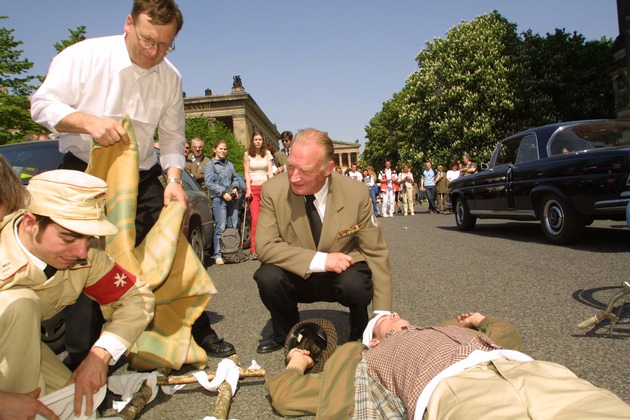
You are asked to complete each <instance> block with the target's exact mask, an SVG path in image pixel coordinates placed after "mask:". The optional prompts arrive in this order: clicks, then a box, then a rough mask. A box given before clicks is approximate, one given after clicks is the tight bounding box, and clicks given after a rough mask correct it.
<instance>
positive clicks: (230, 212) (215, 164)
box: [204, 140, 241, 265]
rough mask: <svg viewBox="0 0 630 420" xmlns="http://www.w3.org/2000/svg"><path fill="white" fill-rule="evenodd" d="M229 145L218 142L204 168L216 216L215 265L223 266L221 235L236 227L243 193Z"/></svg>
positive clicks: (221, 141) (222, 141) (213, 211)
mask: <svg viewBox="0 0 630 420" xmlns="http://www.w3.org/2000/svg"><path fill="white" fill-rule="evenodd" d="M227 150H228V149H227V144H226V143H225V141H224V140H218V141H217V142H216V143H215V144H214V157H213V158H212V160H211V161H210V162H209V163H207V164H206V166H205V168H204V178H205V180H206V188H208V192H209V193H210V199H211V200H212V213H213V215H214V223H215V229H214V255H213V258H214V263H215V264H218V265H221V264H223V259H222V258H221V234H223V231H225V228H226V227H228V226H229V227H234V226H235V225H236V223H237V221H236V220H234V218H235V215H236V214H238V213H237V212H236V210H237V204H238V198H239V194H240V193H241V191H240V190H239V179H238V176H237V174H236V171H235V170H234V165H232V162H228V161H227V160H226V159H225V157H226V155H227Z"/></svg>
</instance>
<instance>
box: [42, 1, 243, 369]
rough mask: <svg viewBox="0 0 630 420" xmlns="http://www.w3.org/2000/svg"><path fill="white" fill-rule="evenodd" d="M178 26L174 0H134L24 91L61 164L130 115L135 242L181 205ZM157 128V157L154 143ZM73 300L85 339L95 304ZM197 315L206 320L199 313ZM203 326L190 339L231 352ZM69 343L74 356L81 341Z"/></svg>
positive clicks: (106, 137) (117, 131)
mask: <svg viewBox="0 0 630 420" xmlns="http://www.w3.org/2000/svg"><path fill="white" fill-rule="evenodd" d="M182 26H183V16H182V14H181V11H180V10H179V7H178V6H177V4H176V3H175V2H174V1H173V0H136V1H134V4H133V9H132V11H131V13H130V14H129V15H128V16H127V19H126V21H125V25H124V31H125V33H124V35H115V36H109V37H102V38H94V39H88V40H85V41H82V42H79V43H77V44H74V45H72V46H70V47H68V48H66V49H65V50H63V51H62V52H61V53H59V55H57V56H56V57H55V58H54V59H53V61H52V63H51V65H50V69H49V70H48V73H47V75H46V79H45V80H44V83H42V86H41V87H40V88H39V89H38V90H37V92H35V94H33V96H32V97H31V115H32V118H33V120H34V121H35V122H37V123H39V124H42V125H44V126H46V127H47V128H48V129H50V130H51V131H52V132H53V133H54V134H55V135H57V136H58V137H59V146H60V149H61V151H62V152H64V153H66V154H65V156H64V161H63V164H62V167H63V168H65V169H75V170H80V171H83V170H85V168H86V166H87V162H88V160H89V156H90V149H91V147H92V142H96V143H98V144H100V145H101V146H103V147H107V146H111V145H113V144H115V143H117V142H121V141H122V142H124V143H128V142H129V135H128V133H127V132H126V130H125V129H124V128H123V126H122V125H121V123H120V121H121V118H122V116H123V115H125V114H128V115H129V116H130V117H131V120H132V122H133V128H134V132H135V134H136V139H137V143H138V157H139V172H140V173H139V175H140V176H139V185H138V206H137V211H136V244H139V243H140V242H142V240H143V239H144V237H145V236H146V234H147V233H148V232H149V230H150V229H151V227H152V226H153V225H154V224H155V221H156V220H157V218H158V216H159V214H160V212H161V211H162V208H163V207H164V206H165V205H168V203H169V202H170V201H171V200H177V201H179V202H180V203H181V204H182V205H183V206H184V207H186V201H187V196H186V193H185V192H184V189H183V187H182V179H181V178H182V171H183V170H184V167H185V158H184V143H185V141H186V137H185V114H184V102H183V94H182V77H181V74H180V73H179V71H178V70H177V69H176V68H175V66H173V64H171V63H170V62H169V61H168V60H167V59H166V55H167V54H168V53H169V52H171V51H173V49H174V48H175V44H174V42H175V37H176V35H177V34H178V33H179V31H180V29H181V28H182ZM156 130H157V134H158V138H159V144H160V164H158V162H157V155H156V153H155V150H154V136H155V133H156ZM162 170H164V171H165V172H166V180H167V184H166V187H163V186H162V183H161V182H160V180H159V177H160V176H161V175H162ZM79 302H83V303H80V305H81V308H82V309H81V313H80V314H77V315H74V314H73V313H72V311H73V310H75V309H78V308H74V309H73V310H72V311H71V313H70V314H69V319H68V321H69V325H72V319H73V318H74V317H76V319H78V320H80V322H81V323H84V324H85V323H89V322H86V319H88V318H91V317H94V318H96V319H97V320H96V321H93V322H91V323H92V325H93V331H92V333H91V335H92V337H90V338H88V336H89V335H90V334H87V333H86V332H85V331H84V330H83V329H82V330H81V332H80V338H81V339H82V340H83V339H88V341H91V339H93V337H94V336H95V335H98V333H99V332H100V326H98V325H97V324H98V323H99V322H98V321H99V320H98V319H99V318H100V311H98V308H96V307H95V306H94V305H92V304H91V302H90V301H88V300H87V299H86V298H85V297H84V296H81V297H80V298H79ZM90 307H91V310H90V309H89V308H90ZM201 319H203V320H205V323H206V324H207V318H206V317H205V316H202V317H201V318H200V320H201ZM100 322H102V319H101V320H100ZM199 322H202V321H199ZM205 327H206V328H204V331H205V333H207V334H205V335H207V337H206V336H204V339H203V340H201V341H204V342H207V343H209V344H207V346H204V343H202V342H200V341H199V337H197V336H195V339H196V340H197V341H198V342H199V344H200V345H202V346H204V348H206V351H208V352H209V354H211V353H212V354H213V355H214V354H215V353H216V355H224V354H223V353H222V350H226V352H227V353H233V351H234V349H233V347H232V346H231V344H230V345H229V347H230V348H227V345H228V344H229V343H226V342H223V341H222V340H218V338H217V336H216V333H214V331H213V330H212V329H211V328H210V327H209V326H207V325H206V326H205ZM71 330H72V328H71ZM194 330H195V331H196V329H194ZM69 332H70V334H69V335H68V337H67V338H70V339H69V340H68V339H67V341H66V342H67V344H69V345H70V348H69V349H68V350H69V353H70V354H71V355H72V354H73V353H74V352H75V349H74V346H73V345H72V344H71V343H72V342H73V339H72V338H71V336H72V333H71V331H69ZM77 339H79V338H77ZM216 340H218V341H216ZM211 341H212V343H210V342H211ZM217 343H218V344H217ZM76 345H77V348H76V354H78V355H79V356H77V358H78V359H80V358H81V356H80V354H81V353H85V350H86V345H87V343H83V344H82V345H79V344H78V343H77V344H76ZM217 346H221V348H218V347H217ZM87 348H89V347H87Z"/></svg>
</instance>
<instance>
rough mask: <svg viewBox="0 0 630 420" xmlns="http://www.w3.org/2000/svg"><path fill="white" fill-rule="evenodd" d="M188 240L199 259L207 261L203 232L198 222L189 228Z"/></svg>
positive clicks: (202, 261)
mask: <svg viewBox="0 0 630 420" xmlns="http://www.w3.org/2000/svg"><path fill="white" fill-rule="evenodd" d="M188 242H190V246H191V247H192V249H193V251H194V252H195V255H196V256H197V258H199V261H201V263H202V264H203V263H205V258H204V246H203V233H202V232H201V226H199V224H198V223H195V224H194V225H191V226H190V227H189V229H188Z"/></svg>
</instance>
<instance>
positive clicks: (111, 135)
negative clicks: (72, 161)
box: [55, 112, 129, 146]
mask: <svg viewBox="0 0 630 420" xmlns="http://www.w3.org/2000/svg"><path fill="white" fill-rule="evenodd" d="M55 129H56V130H57V131H59V132H61V133H81V134H89V135H90V136H92V138H93V139H94V141H95V142H97V143H98V144H100V145H102V146H111V145H113V144H115V143H118V142H120V141H122V142H123V143H125V144H129V134H127V130H125V128H124V127H123V126H122V125H121V124H120V122H119V121H116V120H115V119H113V118H105V117H98V116H96V115H92V114H88V113H85V112H73V113H72V114H70V115H68V116H66V117H65V118H64V119H62V120H61V121H59V123H58V124H57V125H56V126H55Z"/></svg>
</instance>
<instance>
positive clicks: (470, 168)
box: [335, 154, 478, 217]
mask: <svg viewBox="0 0 630 420" xmlns="http://www.w3.org/2000/svg"><path fill="white" fill-rule="evenodd" d="M449 168H450V169H449V170H448V171H444V165H442V164H439V165H438V166H437V168H436V169H434V168H433V163H432V162H430V161H427V162H426V163H425V168H424V169H423V170H422V173H421V174H420V175H419V176H418V180H416V179H415V178H414V175H413V172H412V170H411V165H410V164H408V163H403V165H402V168H401V170H400V172H397V171H396V169H394V168H392V161H391V160H389V159H387V160H386V161H385V167H384V168H383V169H382V170H381V171H379V173H378V175H377V174H376V173H375V172H374V168H372V167H371V166H368V167H366V168H365V169H362V168H361V167H360V166H359V165H358V164H356V163H353V164H352V165H351V167H350V168H348V169H347V170H346V171H345V172H344V171H343V168H341V167H340V166H335V171H336V172H338V173H340V174H345V175H346V176H348V177H349V178H352V179H354V180H356V181H360V182H363V183H365V184H366V185H367V187H368V192H369V194H370V197H371V200H372V206H373V210H374V215H375V216H376V217H394V214H397V213H401V214H402V215H403V216H412V215H414V214H415V213H416V211H415V208H416V203H420V204H424V202H425V201H426V202H427V205H428V209H427V211H426V212H427V213H429V214H432V213H435V214H438V213H439V214H450V213H451V210H450V209H451V205H450V202H449V197H448V183H449V182H451V181H452V180H454V179H456V178H459V177H460V176H466V175H470V174H474V173H475V172H477V171H478V166H477V164H476V163H475V162H473V161H472V159H471V157H470V155H468V154H464V156H463V157H462V162H458V161H452V162H451V163H450V165H449ZM379 204H380V211H379Z"/></svg>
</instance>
